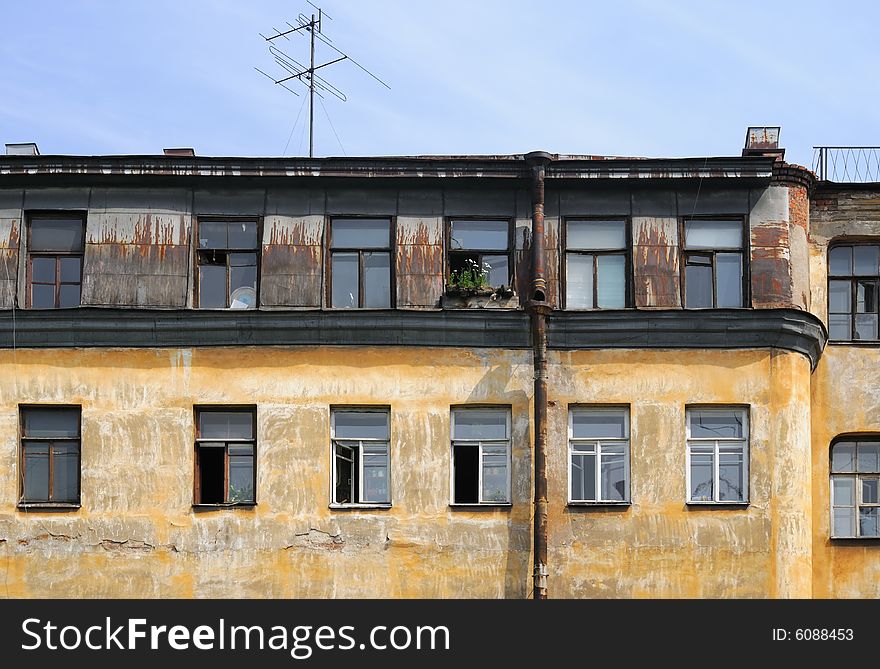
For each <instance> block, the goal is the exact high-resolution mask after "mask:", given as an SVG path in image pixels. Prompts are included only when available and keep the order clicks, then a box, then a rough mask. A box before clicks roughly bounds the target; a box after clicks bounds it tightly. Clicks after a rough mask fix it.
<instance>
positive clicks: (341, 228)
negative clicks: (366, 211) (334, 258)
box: [330, 218, 391, 249]
mask: <svg viewBox="0 0 880 669" xmlns="http://www.w3.org/2000/svg"><path fill="white" fill-rule="evenodd" d="M390 230H391V223H390V222H389V221H388V220H387V219H373V218H361V219H355V218H347V219H346V218H335V219H333V222H332V223H331V224H330V234H331V242H330V248H334V249H387V248H389V247H390V246H391V235H390Z"/></svg>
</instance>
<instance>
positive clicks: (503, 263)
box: [482, 256, 510, 288]
mask: <svg viewBox="0 0 880 669" xmlns="http://www.w3.org/2000/svg"><path fill="white" fill-rule="evenodd" d="M482 261H483V265H484V266H485V265H488V269H489V274H488V275H487V276H486V279H487V280H488V281H489V285H490V286H491V287H492V288H498V286H509V285H510V270H509V269H508V267H507V265H508V262H507V256H483V257H482Z"/></svg>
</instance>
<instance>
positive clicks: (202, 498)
mask: <svg viewBox="0 0 880 669" xmlns="http://www.w3.org/2000/svg"><path fill="white" fill-rule="evenodd" d="M256 419H257V414H256V410H255V409H252V408H251V409H240V408H226V407H201V408H196V450H195V496H194V502H195V504H197V505H201V504H205V505H251V504H255V503H256V492H255V491H256V481H257V480H256V458H257V442H256V436H255V435H256Z"/></svg>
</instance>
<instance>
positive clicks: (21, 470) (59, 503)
mask: <svg viewBox="0 0 880 669" xmlns="http://www.w3.org/2000/svg"><path fill="white" fill-rule="evenodd" d="M30 409H35V410H50V411H51V410H53V409H66V410H75V411H77V412H78V414H79V416H78V420H77V433H78V436H77V437H28V436H26V435H25V422H24V417H25V412H27V411H28V410H30ZM27 441H33V442H49V443H50V445H49V460H48V464H47V468H48V475H49V481H48V492H49V499H47V500H27V499H25V496H24V495H25V476H26V467H27V464H26V460H27V459H26V458H25V455H24V445H25V442H27ZM55 442H63V443H76V444H77V446H78V452H77V458H76V460H77V466H76V478H77V486H76V487H77V495H76V500H74V501H69V500H53V499H51V496H52V488H53V482H54V481H53V473H54V471H53V470H54V468H53V457H54V456H53V454H52V453H53V449H52V445H53V444H54V443H55ZM82 455H83V449H82V405H79V404H19V405H18V503H17V505H16V506H17V508H19V509H34V508H39V509H79V508H81V506H82Z"/></svg>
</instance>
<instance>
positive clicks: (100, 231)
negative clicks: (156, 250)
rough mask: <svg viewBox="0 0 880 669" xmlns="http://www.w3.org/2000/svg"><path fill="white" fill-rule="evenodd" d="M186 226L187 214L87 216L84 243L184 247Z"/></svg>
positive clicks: (109, 213) (186, 242)
mask: <svg viewBox="0 0 880 669" xmlns="http://www.w3.org/2000/svg"><path fill="white" fill-rule="evenodd" d="M190 227H191V218H190V216H189V215H187V214H154V213H149V212H107V213H98V214H96V213H91V214H89V219H88V224H87V225H86V244H137V245H140V246H150V245H161V246H173V245H179V246H188V245H189V240H190Z"/></svg>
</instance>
